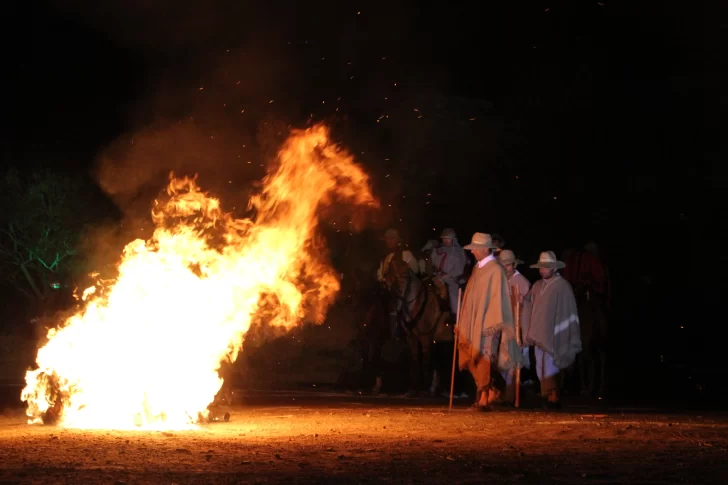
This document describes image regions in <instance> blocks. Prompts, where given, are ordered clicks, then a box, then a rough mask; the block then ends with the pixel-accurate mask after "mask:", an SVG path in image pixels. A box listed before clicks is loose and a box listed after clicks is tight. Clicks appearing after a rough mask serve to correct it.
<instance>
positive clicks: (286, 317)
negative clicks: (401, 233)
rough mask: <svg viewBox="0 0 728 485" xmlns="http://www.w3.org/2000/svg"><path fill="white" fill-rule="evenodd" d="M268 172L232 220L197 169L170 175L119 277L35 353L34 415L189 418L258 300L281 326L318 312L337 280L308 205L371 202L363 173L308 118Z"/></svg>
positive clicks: (81, 424)
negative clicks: (246, 209)
mask: <svg viewBox="0 0 728 485" xmlns="http://www.w3.org/2000/svg"><path fill="white" fill-rule="evenodd" d="M263 182H264V183H263V188H262V190H261V192H260V193H259V194H257V195H256V196H254V197H252V198H251V200H250V209H252V210H253V214H254V215H253V216H252V218H250V219H235V218H233V217H232V216H231V215H230V214H226V213H224V212H223V210H222V208H221V205H220V201H219V200H218V199H215V198H213V197H210V196H208V195H207V194H205V193H203V192H201V191H200V189H199V187H198V186H197V184H196V180H195V179H191V178H176V177H174V176H172V177H171V181H170V183H169V186H168V188H167V193H168V195H169V199H168V200H167V201H166V202H163V203H162V202H156V203H155V207H154V209H153V211H152V218H153V220H154V222H155V225H156V230H155V231H154V234H153V236H152V237H151V238H150V239H149V240H147V241H144V240H141V239H138V240H135V241H132V242H131V243H129V244H128V245H127V246H126V248H125V249H124V253H123V257H122V262H121V264H120V265H119V275H118V278H117V279H116V280H115V281H113V282H112V283H110V284H104V283H100V284H99V285H97V286H96V287H92V288H90V289H88V290H87V291H85V292H84V299H86V298H87V297H88V298H89V300H88V302H87V304H86V305H85V308H84V309H83V310H82V311H80V312H79V313H77V314H76V315H74V316H73V317H71V318H70V319H68V321H66V322H65V324H64V325H63V326H62V327H61V328H60V329H59V330H51V331H50V332H49V334H48V337H49V341H48V343H47V344H46V345H45V346H44V347H42V348H41V349H40V350H39V351H38V356H37V360H36V362H37V364H38V369H37V370H33V371H28V372H27V374H26V387H25V389H24V390H23V392H22V399H23V400H24V401H27V403H28V416H29V418H30V420H29V421H30V422H31V423H38V422H44V421H49V420H50V418H56V419H57V420H58V422H59V424H60V425H62V426H65V427H74V428H113V429H133V428H137V427H143V428H151V429H180V428H186V427H189V426H190V425H191V424H192V423H194V422H195V421H196V420H197V419H198V417H199V416H205V415H206V413H207V411H206V410H207V407H208V406H209V405H210V403H211V402H212V401H213V399H214V396H215V395H216V393H217V392H218V390H219V389H220V387H221V386H222V382H223V381H222V379H221V377H220V376H219V374H218V370H219V368H220V365H221V362H222V361H224V360H226V359H230V360H231V361H234V360H235V359H236V358H237V356H238V353H239V352H240V349H241V347H242V343H243V339H244V337H245V334H246V332H247V331H248V329H249V327H250V324H251V319H252V318H253V317H256V316H260V315H261V312H262V311H264V310H263V309H264V308H265V309H270V308H272V307H273V308H275V309H276V310H275V313H268V314H266V317H267V319H268V320H269V323H270V324H273V325H279V326H284V327H286V328H290V327H291V326H293V325H295V324H296V323H298V322H300V321H301V319H302V318H304V317H307V318H311V319H313V320H315V321H317V322H321V321H323V319H324V317H325V314H326V310H327V308H328V306H329V305H330V303H331V301H332V299H333V297H334V296H335V294H336V292H337V291H338V289H339V283H338V279H337V278H336V276H335V274H334V272H333V270H332V269H331V268H330V267H329V266H328V265H327V264H326V262H325V261H324V260H323V258H322V257H321V251H319V250H318V249H319V247H318V244H319V243H318V242H317V239H316V236H315V234H316V226H317V224H318V219H317V210H318V209H319V208H320V207H322V206H325V205H329V204H331V203H333V202H334V201H335V200H341V201H347V202H351V203H354V204H359V205H369V206H376V205H377V202H376V200H375V199H374V197H373V196H372V193H371V190H370V187H369V178H368V176H367V174H366V173H365V172H364V171H363V170H362V169H361V167H360V166H359V165H357V164H356V163H355V162H354V160H353V158H352V157H351V156H350V155H349V154H348V153H346V152H345V151H342V150H340V149H338V148H337V147H336V146H335V145H334V144H333V143H332V142H331V141H330V139H329V132H328V130H327V128H326V127H325V126H323V125H316V126H314V127H312V128H310V129H307V130H305V131H294V132H293V133H292V134H291V136H290V137H289V139H288V140H287V141H286V142H285V144H284V145H283V147H282V149H281V150H280V153H279V155H278V167H277V170H276V171H275V172H273V173H271V174H270V175H269V176H267V177H266V178H265V179H264V181H263ZM271 303H274V305H271ZM268 311H269V312H270V310H268Z"/></svg>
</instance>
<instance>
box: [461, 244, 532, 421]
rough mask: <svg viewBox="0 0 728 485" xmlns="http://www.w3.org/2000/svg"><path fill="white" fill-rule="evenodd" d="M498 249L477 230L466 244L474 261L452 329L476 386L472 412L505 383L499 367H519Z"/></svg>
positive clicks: (486, 404) (484, 408)
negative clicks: (457, 319)
mask: <svg viewBox="0 0 728 485" xmlns="http://www.w3.org/2000/svg"><path fill="white" fill-rule="evenodd" d="M495 248H496V245H495V244H493V240H492V238H491V236H490V235H489V234H484V233H480V232H476V233H475V234H474V235H473V239H472V242H471V243H470V244H468V245H467V246H465V249H468V250H470V251H472V252H473V256H475V258H476V259H477V260H478V263H477V264H476V265H475V267H474V268H473V273H472V275H471V276H470V280H469V281H468V285H467V287H466V288H465V295H464V297H463V303H462V307H461V308H460V312H461V313H460V320H459V323H458V325H457V327H456V335H457V339H458V350H459V352H460V359H459V366H460V369H461V370H465V369H467V370H469V371H470V373H471V374H472V375H473V379H474V380H475V384H476V386H477V391H478V397H477V399H476V402H475V404H474V408H475V409H477V410H481V411H487V410H489V409H490V407H489V405H490V403H492V402H493V401H495V400H497V399H498V398H499V397H500V394H501V391H502V389H503V388H504V387H505V383H504V382H502V381H503V378H502V376H501V375H500V374H499V373H498V369H497V368H498V367H499V366H500V367H501V368H503V369H512V368H515V367H516V366H519V365H521V360H522V355H521V352H520V349H519V348H518V344H517V343H516V331H515V323H514V321H513V311H512V309H511V301H510V300H511V298H510V293H509V287H508V278H507V276H506V270H505V269H504V268H503V266H501V265H500V264H498V262H497V261H496V259H495V255H494V254H493V249H495Z"/></svg>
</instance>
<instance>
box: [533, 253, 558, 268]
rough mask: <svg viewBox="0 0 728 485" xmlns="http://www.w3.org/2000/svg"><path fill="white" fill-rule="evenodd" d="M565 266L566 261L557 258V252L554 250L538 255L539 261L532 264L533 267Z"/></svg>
mask: <svg viewBox="0 0 728 485" xmlns="http://www.w3.org/2000/svg"><path fill="white" fill-rule="evenodd" d="M565 267H566V263H564V262H563V261H559V260H558V259H556V253H554V252H553V251H544V252H543V253H541V255H540V256H539V257H538V263H536V264H532V265H531V268H548V269H561V268H565Z"/></svg>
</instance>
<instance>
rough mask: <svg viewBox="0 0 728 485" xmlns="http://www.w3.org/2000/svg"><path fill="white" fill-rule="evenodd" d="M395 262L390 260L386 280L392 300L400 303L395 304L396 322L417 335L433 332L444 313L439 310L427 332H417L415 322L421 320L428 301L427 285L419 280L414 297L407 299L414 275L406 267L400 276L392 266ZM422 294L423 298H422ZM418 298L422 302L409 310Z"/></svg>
mask: <svg viewBox="0 0 728 485" xmlns="http://www.w3.org/2000/svg"><path fill="white" fill-rule="evenodd" d="M395 264H397V262H395V261H392V262H391V263H390V265H389V268H388V269H387V276H388V277H387V278H386V281H387V284H388V286H389V289H390V291H391V293H392V296H393V297H394V300H395V301H396V302H398V303H400V305H396V307H397V323H398V324H399V325H402V327H403V328H404V329H405V330H407V331H410V332H412V333H414V334H415V335H417V336H422V335H431V334H433V333H434V332H435V329H436V328H437V324H438V323H439V320H440V318H442V316H443V315H444V312H440V315H439V316H438V318H437V320H436V321H435V323H434V325H433V326H432V328H431V329H430V331H429V332H426V333H424V334H421V333H420V332H418V331H417V324H418V323H419V322H420V320H422V317H423V316H424V314H425V310H426V309H427V303H428V302H429V295H428V292H429V288H428V285H427V284H426V283H425V282H421V283H422V284H421V285H420V289H419V290H418V291H417V293H416V295H415V296H414V298H412V299H410V300H408V299H407V297H408V295H409V294H410V291H411V289H412V283H413V281H414V280H415V275H414V273H413V272H412V270H411V269H410V268H409V267H408V268H407V272H406V273H405V275H404V276H402V275H401V273H400V272H399V271H397V270H396V269H395V268H394V265H395ZM392 275H393V276H392ZM403 281H404V288H402V284H401V282H403ZM423 296H424V298H422V297H423ZM420 299H421V301H422V302H421V303H420V305H419V309H417V311H414V312H411V311H410V305H413V304H415V303H416V302H417V301H418V300H420Z"/></svg>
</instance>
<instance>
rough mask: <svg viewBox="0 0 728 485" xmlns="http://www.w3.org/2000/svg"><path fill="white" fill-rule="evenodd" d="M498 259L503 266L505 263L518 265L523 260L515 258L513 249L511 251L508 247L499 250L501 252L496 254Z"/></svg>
mask: <svg viewBox="0 0 728 485" xmlns="http://www.w3.org/2000/svg"><path fill="white" fill-rule="evenodd" d="M498 261H499V262H500V264H502V265H504V266H505V265H506V264H513V265H516V266H518V265H519V264H523V261H521V260H520V259H516V255H515V254H513V251H511V250H510V249H504V250H503V251H501V253H500V254H499V255H498Z"/></svg>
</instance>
